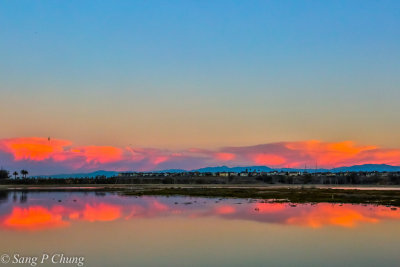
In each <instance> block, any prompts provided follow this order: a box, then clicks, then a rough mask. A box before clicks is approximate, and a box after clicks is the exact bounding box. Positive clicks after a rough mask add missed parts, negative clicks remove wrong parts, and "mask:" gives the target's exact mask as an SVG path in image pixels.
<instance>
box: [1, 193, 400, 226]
mask: <svg viewBox="0 0 400 267" xmlns="http://www.w3.org/2000/svg"><path fill="white" fill-rule="evenodd" d="M197 200H198V202H197V203H196V201H195V202H193V199H191V200H190V201H189V200H188V199H185V198H178V199H175V200H173V201H168V198H162V197H161V198H158V197H141V198H129V197H128V198H127V197H124V198H121V197H101V199H96V198H94V199H90V200H87V199H85V198H78V199H77V202H68V201H65V202H64V203H63V205H60V204H57V205H48V206H45V205H39V204H35V205H32V206H28V207H20V206H14V207H12V208H11V209H10V210H9V211H8V212H5V213H4V211H3V212H2V213H3V214H0V225H1V228H2V229H5V230H7V229H8V230H19V231H41V230H45V229H53V228H60V227H68V226H71V225H73V224H74V222H77V221H81V222H86V223H102V222H111V221H117V220H121V219H122V220H128V221H129V220H135V219H137V218H142V219H150V218H157V217H161V216H162V217H165V216H169V217H171V216H179V217H186V218H191V219H196V218H202V217H209V216H218V217H221V218H223V219H226V220H230V219H239V220H247V221H257V222H262V223H274V224H281V225H293V226H298V227H311V228H321V227H330V226H335V227H346V228H348V227H357V226H359V225H362V224H376V223H380V222H382V221H385V220H400V211H399V210H398V209H396V208H392V207H386V206H373V205H351V204H343V205H339V204H328V203H320V204H315V205H310V204H298V205H292V204H288V203H270V202H256V203H254V202H250V203H247V202H245V201H244V200H224V201H221V202H217V203H215V201H214V200H207V199H197ZM176 201H178V202H179V203H178V202H176ZM238 201H239V202H243V201H244V203H241V204H240V205H239V204H235V202H238ZM200 203H201V204H200Z"/></svg>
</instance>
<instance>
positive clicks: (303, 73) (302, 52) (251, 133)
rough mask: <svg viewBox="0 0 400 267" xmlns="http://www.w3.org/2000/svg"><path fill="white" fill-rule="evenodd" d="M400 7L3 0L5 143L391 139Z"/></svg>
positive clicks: (1, 118) (0, 114) (398, 93)
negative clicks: (51, 138) (43, 140)
mask: <svg viewBox="0 0 400 267" xmlns="http://www.w3.org/2000/svg"><path fill="white" fill-rule="evenodd" d="M399 18H400V2H399V1H2V2H1V3H0V58H1V60H0V90H1V96H2V97H1V99H0V124H1V125H3V127H2V131H1V132H0V138H17V137H35V136H36V137H44V138H46V137H47V136H54V137H56V138H60V139H66V140H73V142H74V144H77V145H105V144H106V145H112V146H120V147H124V146H127V145H132V146H137V147H156V148H160V149H186V148H190V147H203V148H208V149H216V148H219V147H224V146H248V145H256V144H265V143H271V142H272V143H273V142H280V141H302V140H322V141H326V142H341V141H344V140H351V141H354V142H357V143H361V144H365V145H378V146H382V147H388V148H393V147H399V146H400V145H399V141H398V132H399V131H400V124H399V123H398V114H399V112H400V106H399V105H398V99H399V97H400V88H399V84H400V75H398V73H400V49H399V48H400V19H399Z"/></svg>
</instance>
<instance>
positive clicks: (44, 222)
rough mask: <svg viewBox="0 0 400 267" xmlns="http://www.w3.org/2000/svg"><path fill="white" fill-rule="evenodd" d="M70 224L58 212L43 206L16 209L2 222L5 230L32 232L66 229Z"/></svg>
mask: <svg viewBox="0 0 400 267" xmlns="http://www.w3.org/2000/svg"><path fill="white" fill-rule="evenodd" d="M69 224H70V223H69V222H68V221H65V220H63V217H62V215H61V214H59V213H58V212H57V211H55V210H50V209H47V208H45V207H41V206H32V207H28V208H21V207H15V208H13V209H12V211H11V214H9V215H8V216H6V217H5V218H4V220H3V222H2V225H3V227H5V228H11V229H14V230H30V231H37V230H44V229H50V228H58V227H66V226H68V225H69Z"/></svg>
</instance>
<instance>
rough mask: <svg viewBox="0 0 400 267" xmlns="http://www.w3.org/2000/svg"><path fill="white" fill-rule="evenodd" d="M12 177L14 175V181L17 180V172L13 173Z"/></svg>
mask: <svg viewBox="0 0 400 267" xmlns="http://www.w3.org/2000/svg"><path fill="white" fill-rule="evenodd" d="M13 175H14V177H15V179H17V176H18V172H17V171H15V172H13Z"/></svg>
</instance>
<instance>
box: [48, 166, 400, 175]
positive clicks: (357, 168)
mask: <svg viewBox="0 0 400 267" xmlns="http://www.w3.org/2000/svg"><path fill="white" fill-rule="evenodd" d="M188 171H189V170H183V169H168V170H160V171H154V172H155V173H156V172H170V173H179V172H188ZM244 171H248V172H252V171H257V172H272V171H284V172H303V171H308V172H310V173H314V172H372V171H377V172H400V166H391V165H387V164H363V165H354V166H348V167H337V168H332V169H306V170H305V169H295V168H270V167H267V166H243V167H228V166H217V167H205V168H200V169H195V170H190V172H244ZM117 174H118V172H117V171H103V170H98V171H94V172H89V173H70V174H55V175H46V176H41V177H49V178H50V177H51V178H82V177H90V178H93V177H96V176H105V177H112V176H115V175H117Z"/></svg>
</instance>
